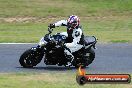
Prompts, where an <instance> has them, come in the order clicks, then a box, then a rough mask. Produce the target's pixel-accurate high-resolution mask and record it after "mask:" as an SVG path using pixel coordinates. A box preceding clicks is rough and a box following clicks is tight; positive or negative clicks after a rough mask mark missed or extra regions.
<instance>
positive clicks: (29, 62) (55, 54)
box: [19, 28, 97, 68]
mask: <svg viewBox="0 0 132 88" xmlns="http://www.w3.org/2000/svg"><path fill="white" fill-rule="evenodd" d="M48 31H49V32H48V33H47V34H46V35H45V36H44V37H42V38H41V39H40V42H39V44H38V46H36V47H32V48H31V49H28V50H26V51H25V52H24V53H23V54H22V55H21V56H20V59H19V63H20V65H21V66H23V67H24V68H32V67H34V66H36V65H37V64H38V63H40V62H41V60H42V59H43V58H44V63H45V64H46V65H58V66H65V67H66V65H67V62H68V59H67V58H66V55H65V53H64V48H65V45H64V44H65V43H66V38H67V33H66V32H62V33H57V34H55V35H52V31H53V29H50V28H48ZM83 40H84V43H83V48H81V49H80V50H78V51H76V52H73V53H72V54H73V56H74V60H73V61H72V66H74V67H76V68H78V67H79V66H80V65H81V66H82V67H86V66H88V65H89V64H91V63H92V62H93V60H94V58H95V51H94V49H96V47H95V44H96V42H97V39H96V37H94V36H84V39H83Z"/></svg>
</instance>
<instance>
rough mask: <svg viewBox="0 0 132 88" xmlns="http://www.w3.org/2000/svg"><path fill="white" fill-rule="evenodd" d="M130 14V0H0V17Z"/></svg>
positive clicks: (131, 12) (131, 4) (131, 8)
mask: <svg viewBox="0 0 132 88" xmlns="http://www.w3.org/2000/svg"><path fill="white" fill-rule="evenodd" d="M71 14H77V15H79V16H107V15H110V16H111V15H117V16H118V15H131V14H132V0H0V17H16V16H17V17H19V16H22V17H24V16H29V17H32V16H37V17H47V16H68V15H71Z"/></svg>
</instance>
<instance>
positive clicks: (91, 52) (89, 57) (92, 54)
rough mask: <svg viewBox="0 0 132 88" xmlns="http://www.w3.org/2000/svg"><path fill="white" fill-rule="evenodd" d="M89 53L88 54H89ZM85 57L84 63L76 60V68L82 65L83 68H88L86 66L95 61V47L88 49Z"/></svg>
mask: <svg viewBox="0 0 132 88" xmlns="http://www.w3.org/2000/svg"><path fill="white" fill-rule="evenodd" d="M87 54H88V55H87ZM84 58H85V60H84V61H83V63H80V64H79V63H78V62H79V61H78V62H76V64H75V68H79V67H80V66H81V67H82V68H86V66H88V65H90V64H91V63H92V62H93V60H94V58H95V52H94V49H93V48H91V49H90V50H88V51H87V53H86V55H85V56H84Z"/></svg>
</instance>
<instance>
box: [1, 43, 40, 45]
mask: <svg viewBox="0 0 132 88" xmlns="http://www.w3.org/2000/svg"><path fill="white" fill-rule="evenodd" d="M3 44H5V45H6V44H7V45H13V44H18V45H19V44H38V43H0V45H3Z"/></svg>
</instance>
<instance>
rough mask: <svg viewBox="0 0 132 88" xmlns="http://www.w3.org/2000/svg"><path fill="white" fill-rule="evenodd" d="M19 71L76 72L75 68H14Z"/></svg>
mask: <svg viewBox="0 0 132 88" xmlns="http://www.w3.org/2000/svg"><path fill="white" fill-rule="evenodd" d="M16 68H18V69H19V70H21V71H24V70H29V71H30V70H34V71H69V70H72V71H76V70H77V69H78V68H75V67H70V68H69V67H58V66H45V67H33V68H23V67H16Z"/></svg>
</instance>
